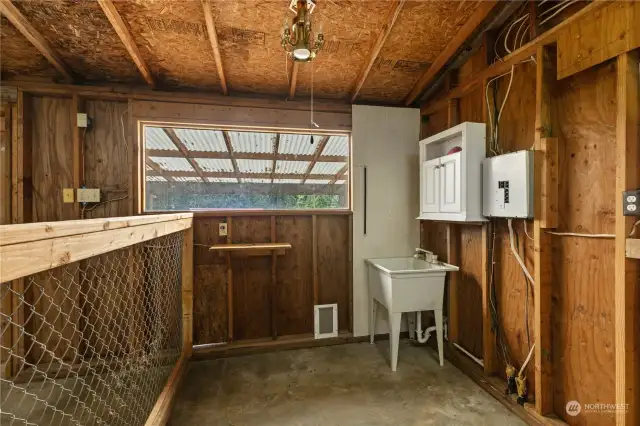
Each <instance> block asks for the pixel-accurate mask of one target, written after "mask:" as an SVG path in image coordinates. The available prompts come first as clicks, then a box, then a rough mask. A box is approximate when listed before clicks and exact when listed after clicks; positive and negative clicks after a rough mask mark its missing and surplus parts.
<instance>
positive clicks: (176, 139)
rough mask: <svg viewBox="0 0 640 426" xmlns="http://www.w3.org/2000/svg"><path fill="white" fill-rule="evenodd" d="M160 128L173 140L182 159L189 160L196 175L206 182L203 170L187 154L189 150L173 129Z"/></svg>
mask: <svg viewBox="0 0 640 426" xmlns="http://www.w3.org/2000/svg"><path fill="white" fill-rule="evenodd" d="M162 130H164V132H165V133H166V134H167V136H168V137H169V139H171V142H173V144H174V145H175V146H176V148H178V151H180V154H182V157H184V159H185V160H187V161H188V162H189V164H190V165H191V167H193V170H195V171H196V173H197V174H198V176H200V178H201V179H202V181H203V182H206V181H207V180H206V179H205V178H204V174H203V173H204V172H203V171H202V169H201V168H200V166H199V165H198V162H197V161H196V160H195V159H193V158H191V156H190V155H189V150H188V149H187V147H186V146H184V143H182V141H181V140H180V138H179V137H178V135H176V132H175V130H173V129H172V128H170V127H165V128H163V129H162ZM147 155H148V154H147Z"/></svg>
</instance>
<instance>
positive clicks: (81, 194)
mask: <svg viewBox="0 0 640 426" xmlns="http://www.w3.org/2000/svg"><path fill="white" fill-rule="evenodd" d="M78 202H79V203H99V202H100V190H99V189H95V188H78Z"/></svg>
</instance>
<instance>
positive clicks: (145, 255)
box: [0, 232, 184, 426]
mask: <svg viewBox="0 0 640 426" xmlns="http://www.w3.org/2000/svg"><path fill="white" fill-rule="evenodd" d="M183 238H184V232H176V233H172V234H168V235H165V236H163V237H160V238H156V239H152V240H149V241H146V242H144V243H139V244H136V245H133V246H130V247H127V248H124V249H119V250H115V251H111V252H108V253H105V254H102V255H99V256H95V257H91V258H89V259H86V260H82V261H79V262H75V263H71V264H68V265H65V266H62V267H59V268H55V269H50V270H48V271H45V272H41V273H38V274H34V275H30V276H27V277H24V278H21V279H20V280H16V281H14V282H12V283H3V284H0V306H1V307H2V309H1V313H0V327H1V328H0V332H1V336H0V369H1V370H0V424H2V425H3V426H5V425H94V424H96V425H143V424H144V423H145V421H146V419H147V417H148V416H149V414H150V412H151V410H152V408H153V406H154V404H155V403H156V400H157V399H158V397H159V395H160V393H161V391H162V389H163V387H164V385H165V383H166V382H167V379H168V377H169V375H170V373H171V371H172V369H173V367H174V366H175V365H176V363H177V361H178V359H179V358H180V354H181V352H182V302H181V301H182V296H181V262H182V243H183Z"/></svg>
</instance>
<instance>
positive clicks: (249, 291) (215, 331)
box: [193, 213, 351, 345]
mask: <svg viewBox="0 0 640 426" xmlns="http://www.w3.org/2000/svg"><path fill="white" fill-rule="evenodd" d="M316 218H317V219H316V220H315V221H314V220H313V217H312V215H278V216H275V227H276V229H275V233H276V241H277V242H288V243H290V244H291V246H292V249H291V250H287V251H286V252H285V255H284V256H278V257H277V260H276V280H275V289H273V288H272V277H271V272H270V271H271V265H272V258H271V257H270V256H260V257H241V258H233V259H232V260H231V264H230V268H231V272H232V273H231V276H232V280H233V281H232V283H233V285H232V292H233V298H232V303H231V306H232V311H233V312H231V316H232V318H233V319H232V331H233V334H232V336H230V335H229V334H230V333H229V330H228V327H229V323H230V321H229V319H230V312H229V310H228V304H227V301H228V293H227V291H228V288H229V287H228V277H229V274H228V273H227V272H228V270H229V266H228V264H227V260H226V257H221V256H220V255H219V254H218V253H213V252H209V250H208V247H209V246H211V245H213V244H224V243H226V237H220V236H218V225H219V224H220V223H223V222H227V221H228V219H227V218H226V217H198V218H195V220H194V240H195V247H194V253H195V254H194V258H195V271H194V276H195V278H194V279H195V282H194V313H193V315H194V344H196V345H201V344H210V343H220V342H227V341H230V340H233V341H237V340H255V339H265V338H274V337H276V336H275V335H274V333H273V330H277V336H298V335H306V334H310V333H313V305H314V255H315V256H316V257H317V259H316V262H317V265H318V266H317V278H315V279H317V293H318V295H317V297H318V301H317V303H318V304H326V303H337V304H338V323H339V329H340V330H341V331H348V330H349V328H350V318H349V275H350V269H349V268H348V262H349V245H348V236H349V234H348V232H349V223H350V221H351V216H349V215H332V214H325V215H322V214H317V213H316ZM314 222H315V226H316V231H315V232H316V234H317V240H314V238H313V233H314V229H313V226H314ZM231 229H232V234H233V237H232V241H233V242H234V243H258V242H269V241H270V240H271V219H270V216H259V217H255V216H253V217H252V216H234V217H233V220H232V227H231ZM314 241H316V249H315V250H314V247H313V244H314ZM274 314H275V315H274ZM272 324H274V325H275V326H274V327H272Z"/></svg>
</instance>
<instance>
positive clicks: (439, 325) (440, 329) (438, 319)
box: [433, 309, 444, 366]
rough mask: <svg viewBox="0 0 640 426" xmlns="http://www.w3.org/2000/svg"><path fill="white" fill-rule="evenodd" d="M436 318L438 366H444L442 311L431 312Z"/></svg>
mask: <svg viewBox="0 0 640 426" xmlns="http://www.w3.org/2000/svg"><path fill="white" fill-rule="evenodd" d="M433 312H434V313H435V316H436V335H437V337H438V357H439V358H440V365H441V366H442V365H444V346H443V345H444V342H443V335H442V334H443V327H442V309H436V310H434V311H433Z"/></svg>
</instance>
